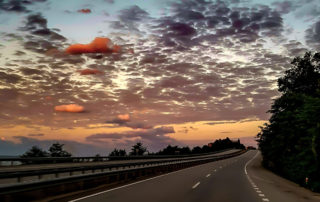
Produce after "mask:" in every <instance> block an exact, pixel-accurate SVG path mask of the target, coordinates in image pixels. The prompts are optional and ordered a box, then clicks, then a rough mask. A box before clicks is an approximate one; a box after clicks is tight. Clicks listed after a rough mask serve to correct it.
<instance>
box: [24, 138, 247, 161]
mask: <svg viewBox="0 0 320 202" xmlns="http://www.w3.org/2000/svg"><path fill="white" fill-rule="evenodd" d="M63 146H64V144H60V143H59V142H57V143H54V144H52V146H51V147H50V148H49V151H48V152H47V151H45V150H43V149H41V148H39V147H37V146H33V147H32V148H31V149H29V150H28V151H26V152H25V153H24V154H23V155H21V157H70V156H72V154H71V153H69V152H67V151H65V150H64V149H63ZM229 148H236V149H245V146H244V145H243V144H241V143H240V140H239V139H238V140H237V141H232V140H230V139H229V138H228V137H227V138H225V139H218V140H216V141H214V142H212V143H209V144H207V145H203V146H202V147H200V146H196V147H193V148H192V149H190V148H189V147H179V146H171V145H168V146H167V147H166V148H164V149H162V150H160V151H158V152H155V153H150V152H148V149H147V147H145V146H144V145H143V144H142V143H141V142H137V143H136V144H134V145H133V146H132V147H131V151H130V152H129V153H127V151H126V150H125V149H117V148H115V149H114V150H113V151H111V152H110V153H109V156H128V155H129V156H139V155H187V154H201V153H208V152H215V151H220V150H224V149H229ZM96 157H100V154H97V155H96Z"/></svg>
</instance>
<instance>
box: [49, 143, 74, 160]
mask: <svg viewBox="0 0 320 202" xmlns="http://www.w3.org/2000/svg"><path fill="white" fill-rule="evenodd" d="M63 146H64V144H60V143H59V142H56V143H53V144H52V145H51V147H50V148H49V152H50V156H51V157H70V156H71V153H69V152H67V151H65V150H64V149H63Z"/></svg>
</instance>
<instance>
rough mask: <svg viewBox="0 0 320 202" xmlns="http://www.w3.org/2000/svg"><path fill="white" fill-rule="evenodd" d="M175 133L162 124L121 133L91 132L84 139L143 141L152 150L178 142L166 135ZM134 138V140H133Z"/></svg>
mask: <svg viewBox="0 0 320 202" xmlns="http://www.w3.org/2000/svg"><path fill="white" fill-rule="evenodd" d="M170 133H175V131H174V128H173V127H167V126H162V127H158V128H153V129H146V130H134V131H127V132H122V133H99V134H93V135H90V136H88V137H86V139H87V140H88V141H90V142H105V141H110V140H113V141H123V140H126V139H127V140H129V141H130V140H131V139H134V140H133V141H130V142H132V143H134V142H136V141H141V142H144V143H145V145H147V146H149V147H150V149H151V150H152V151H158V150H159V149H161V148H163V147H165V146H167V145H168V144H179V143H178V142H177V141H176V140H174V139H172V138H170V137H169V136H166V135H167V134H170ZM135 139H136V140H135Z"/></svg>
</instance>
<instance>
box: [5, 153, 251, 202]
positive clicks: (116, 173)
mask: <svg viewBox="0 0 320 202" xmlns="http://www.w3.org/2000/svg"><path fill="white" fill-rule="evenodd" d="M245 152H246V150H241V151H237V152H234V153H231V154H225V155H219V156H211V157H210V156H209V157H208V156H207V157H202V158H193V159H184V160H183V159H180V160H176V161H171V162H161V163H158V164H149V165H145V166H143V167H130V168H129V167H127V168H125V169H118V170H111V171H104V172H99V173H90V174H84V175H78V176H69V177H64V178H57V179H51V180H46V181H38V182H31V183H19V184H14V185H10V186H6V187H0V201H2V202H6V201H21V200H23V201H29V200H35V199H43V198H45V197H48V196H57V195H59V194H65V193H69V192H73V191H79V190H84V189H88V188H93V187H96V186H99V185H102V184H103V185H112V184H113V185H114V184H117V183H122V182H127V181H130V180H136V179H139V178H144V177H147V176H154V175H158V174H163V173H168V172H172V171H175V170H179V169H183V168H187V167H191V166H195V165H199V164H203V163H208V162H212V161H218V160H223V159H227V158H231V157H234V156H238V155H241V154H243V153H245Z"/></svg>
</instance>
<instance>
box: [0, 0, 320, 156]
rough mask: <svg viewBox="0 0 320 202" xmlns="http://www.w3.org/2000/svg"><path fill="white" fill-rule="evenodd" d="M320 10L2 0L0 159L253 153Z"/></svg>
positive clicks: (253, 4)
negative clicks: (236, 146)
mask: <svg viewBox="0 0 320 202" xmlns="http://www.w3.org/2000/svg"><path fill="white" fill-rule="evenodd" d="M306 51H313V52H314V51H320V4H319V1H318V0H291V1H272V0H270V1H265V0H264V1H262V0H226V1H222V0H161V1H160V0H130V1H125V0H93V1H92V0H91V1H89V0H68V1H54V0H32V1H31V0H23V1H20V0H0V155H19V154H22V153H24V152H25V151H26V150H27V149H29V148H30V147H31V146H33V145H38V146H40V147H42V148H44V149H48V147H49V146H50V145H51V144H52V143H53V142H56V141H58V142H60V143H63V144H65V147H66V149H67V150H68V151H70V152H71V153H73V154H74V155H75V156H79V155H94V154H97V153H99V154H101V155H107V154H108V152H110V151H111V150H112V149H114V148H119V149H127V150H130V147H131V146H132V145H133V144H135V143H136V142H138V141H140V142H142V143H143V144H144V145H145V146H147V148H148V150H149V151H151V152H155V151H158V150H159V149H161V148H163V147H165V146H167V145H168V144H171V145H180V146H190V147H192V146H196V145H204V144H207V143H209V142H213V141H214V140H215V139H219V138H225V137H229V138H232V139H237V138H240V140H241V141H242V142H243V143H245V144H246V145H256V143H255V141H254V137H255V136H256V135H257V133H258V132H259V130H260V129H259V126H262V125H263V124H264V123H266V122H267V121H268V118H269V117H270V114H268V113H267V111H268V110H269V109H270V106H271V104H272V102H273V100H274V99H276V98H277V97H278V96H279V93H278V92H277V79H278V78H279V77H281V76H282V75H283V74H284V72H285V70H287V69H288V68H290V62H291V61H292V59H293V58H294V57H296V56H303V55H304V53H305V52H306Z"/></svg>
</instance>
